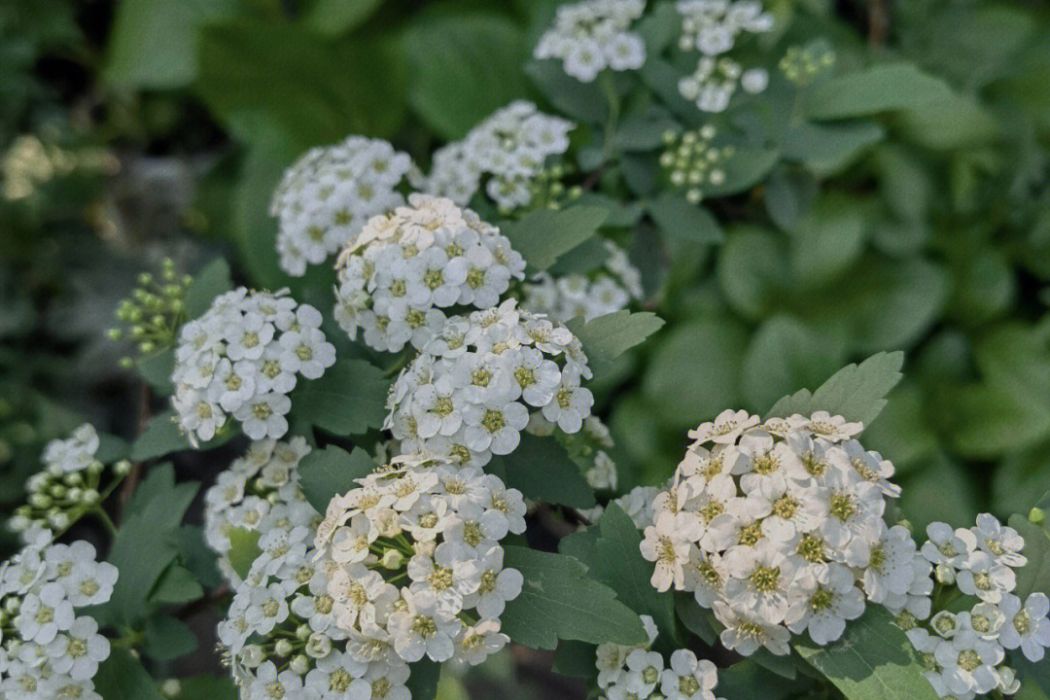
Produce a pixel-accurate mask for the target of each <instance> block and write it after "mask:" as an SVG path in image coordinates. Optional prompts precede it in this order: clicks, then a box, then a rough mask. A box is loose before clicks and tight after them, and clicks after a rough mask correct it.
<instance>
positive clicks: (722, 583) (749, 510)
mask: <svg viewBox="0 0 1050 700" xmlns="http://www.w3.org/2000/svg"><path fill="white" fill-rule="evenodd" d="M862 428H863V426H862V425H861V424H860V423H850V422H847V421H846V420H844V419H843V418H842V417H841V416H831V415H828V414H827V413H826V412H817V413H814V414H813V415H812V416H809V417H805V416H801V415H797V414H796V415H793V416H790V417H788V418H771V419H769V420H767V421H766V422H764V423H762V422H761V421H760V419H759V417H758V416H753V415H749V414H748V413H747V412H745V411H725V412H723V413H722V414H720V415H719V416H718V417H717V418H716V419H715V421H714V422H710V423H704V424H702V425H700V426H699V427H698V428H697V429H696V430H694V431H691V432H690V434H689V435H690V437H691V438H693V440H694V441H693V444H692V445H691V446H690V448H689V450H688V451H687V453H686V455H685V458H684V459H683V460H682V462H681V463H680V464H679V465H678V469H677V471H676V472H675V476H674V479H673V481H672V483H671V486H670V488H669V489H668V490H666V491H664V492H662V493H660V494H659V495H658V496H657V497H656V499H655V500H654V503H653V513H654V522H653V525H651V526H649V527H647V528H646V529H645V539H644V540H643V541H642V543H641V551H642V556H643V557H645V559H647V560H648V561H651V562H653V563H654V571H653V576H652V584H653V586H655V587H656V588H657V589H658V590H661V591H663V590H667V589H669V588H672V587H673V588H674V589H676V590H685V591H689V592H691V593H693V595H694V597H695V599H696V602H697V603H698V604H699V605H700V606H702V607H705V608H711V609H713V610H714V614H715V616H716V618H717V619H718V621H719V622H720V623H721V624H722V625H723V626H724V628H725V629H724V630H723V631H722V633H721V641H722V643H723V644H724V645H725V646H726V647H727V648H729V649H734V650H736V651H737V652H739V653H741V654H743V655H745V656H746V655H750V654H753V653H754V652H755V651H757V650H758V649H759V648H761V647H765V648H766V649H768V650H769V651H771V652H773V653H774V654H787V653H789V647H788V642H789V640H790V638H791V634H792V633H795V634H801V633H803V632H808V633H809V636H810V638H811V639H812V640H813V641H814V642H815V643H817V644H820V645H824V644H827V643H829V642H832V641H835V640H836V639H838V638H839V637H840V636H842V633H843V631H844V630H845V625H846V622H847V621H849V620H853V619H856V618H858V617H860V616H861V614H863V612H864V609H865V603H866V601H870V602H873V603H878V604H881V605H884V606H886V607H887V608H888V609H890V610H891V612H893V613H895V614H898V613H904V612H907V613H908V614H909V615H910V616H912V617H913V618H916V619H924V618H926V617H927V616H928V615H929V612H930V598H929V594H930V592H931V591H932V589H933V579H932V577H931V572H932V566H931V565H930V563H929V562H927V561H926V559H925V558H923V557H922V555H920V554H919V553H918V551H917V548H916V545H915V542H914V541H913V540H912V538H911V535H910V533H909V532H908V531H907V530H906V529H905V528H904V527H902V526H899V525H896V526H890V525H889V524H887V523H886V521H885V520H884V517H883V515H884V512H885V509H886V498H887V497H890V498H893V497H896V496H897V495H898V494H899V493H900V489H899V488H898V487H897V486H895V485H893V484H892V483H891V482H890V481H889V479H890V477H892V476H893V472H894V469H893V465H892V464H891V463H890V462H889V461H887V460H885V459H883V458H882V457H881V456H880V455H879V454H878V453H876V452H871V451H869V450H866V449H865V448H864V447H863V445H861V444H860V443H859V442H858V441H857V440H856V439H855V438H856V436H857V435H858V434H859V433H860V432H861V430H862Z"/></svg>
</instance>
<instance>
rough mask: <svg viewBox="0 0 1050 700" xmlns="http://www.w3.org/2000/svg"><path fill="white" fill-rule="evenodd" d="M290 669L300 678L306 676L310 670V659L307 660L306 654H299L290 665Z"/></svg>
mask: <svg viewBox="0 0 1050 700" xmlns="http://www.w3.org/2000/svg"><path fill="white" fill-rule="evenodd" d="M288 668H290V669H292V672H293V673H295V674H298V675H300V676H303V675H306V672H307V671H309V670H310V659H308V658H306V656H305V655H304V654H299V655H298V656H296V657H295V658H294V659H292V662H291V663H290V664H288Z"/></svg>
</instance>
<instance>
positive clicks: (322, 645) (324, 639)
mask: <svg viewBox="0 0 1050 700" xmlns="http://www.w3.org/2000/svg"><path fill="white" fill-rule="evenodd" d="M306 653H307V655H309V656H310V657H312V658H315V659H323V658H324V657H326V656H328V655H329V654H331V653H332V640H331V639H330V638H329V637H328V635H327V634H324V633H322V632H315V633H313V634H311V635H310V639H309V640H308V641H307V642H306Z"/></svg>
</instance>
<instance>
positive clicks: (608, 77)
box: [598, 70, 620, 161]
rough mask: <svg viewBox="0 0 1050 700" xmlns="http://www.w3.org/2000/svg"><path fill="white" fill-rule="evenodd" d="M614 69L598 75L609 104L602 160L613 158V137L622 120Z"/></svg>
mask: <svg viewBox="0 0 1050 700" xmlns="http://www.w3.org/2000/svg"><path fill="white" fill-rule="evenodd" d="M613 81H614V77H613V73H612V71H608V70H606V71H602V73H601V75H599V76H598V84H599V85H600V86H601V88H602V92H603V93H604V94H605V100H606V102H607V103H608V105H609V117H608V119H606V120H605V141H604V144H603V146H602V160H603V161H608V160H609V159H610V158H612V152H613V139H614V137H615V136H616V126H617V124H618V123H619V121H620V95H619V94H618V93H617V92H616V84H615V83H614V82H613Z"/></svg>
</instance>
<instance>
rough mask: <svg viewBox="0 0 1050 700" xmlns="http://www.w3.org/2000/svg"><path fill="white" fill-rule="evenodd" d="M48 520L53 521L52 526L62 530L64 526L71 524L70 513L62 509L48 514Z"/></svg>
mask: <svg viewBox="0 0 1050 700" xmlns="http://www.w3.org/2000/svg"><path fill="white" fill-rule="evenodd" d="M47 521H48V522H49V523H51V526H52V527H54V528H55V529H56V530H61V529H62V528H64V527H68V526H69V515H68V514H66V513H63V512H62V511H60V510H55V511H53V512H51V513H49V514H48V516H47Z"/></svg>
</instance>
